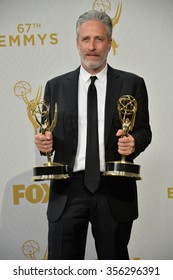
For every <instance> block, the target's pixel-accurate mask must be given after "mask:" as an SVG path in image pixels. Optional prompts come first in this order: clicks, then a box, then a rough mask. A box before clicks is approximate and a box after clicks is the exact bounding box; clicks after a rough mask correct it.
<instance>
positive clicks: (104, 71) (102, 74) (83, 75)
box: [80, 64, 108, 83]
mask: <svg viewBox="0 0 173 280" xmlns="http://www.w3.org/2000/svg"><path fill="white" fill-rule="evenodd" d="M107 70H108V66H107V64H106V65H105V67H104V68H103V69H102V71H100V72H99V73H97V75H96V76H97V79H98V80H99V81H100V82H101V83H103V82H104V81H105V79H106V74H107ZM80 76H81V78H82V80H83V81H84V82H85V83H87V82H88V81H89V79H90V77H91V74H90V73H88V72H87V71H86V70H85V69H84V68H83V67H82V65H81V67H80Z"/></svg>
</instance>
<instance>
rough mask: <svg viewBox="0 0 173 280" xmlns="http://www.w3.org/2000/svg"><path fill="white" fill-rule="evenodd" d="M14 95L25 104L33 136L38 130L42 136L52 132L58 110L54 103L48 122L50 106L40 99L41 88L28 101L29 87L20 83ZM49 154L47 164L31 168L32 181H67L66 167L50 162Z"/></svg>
mask: <svg viewBox="0 0 173 280" xmlns="http://www.w3.org/2000/svg"><path fill="white" fill-rule="evenodd" d="M14 93H15V95H16V96H17V97H19V98H22V99H23V101H24V102H25V103H26V104H27V112H28V118H29V120H30V122H31V123H32V125H33V127H34V131H35V134H36V133H37V131H38V129H39V131H40V132H41V133H42V134H45V133H46V131H50V132H53V129H54V127H55V126H56V122H57V115H58V109H57V104H56V103H55V110H54V118H53V120H52V121H51V122H50V119H49V116H50V112H49V110H50V105H49V104H46V102H45V101H44V100H43V99H42V98H41V96H42V88H41V87H39V88H38V91H37V95H36V97H35V98H34V99H32V100H30V101H29V100H28V98H27V95H28V94H30V93H31V86H30V85H29V84H28V83H27V82H25V81H20V82H18V83H16V84H15V86H14ZM51 154H52V153H51V152H47V153H46V156H47V163H45V164H43V165H40V166H36V167H34V168H33V173H34V176H33V178H32V180H33V181H42V180H51V179H68V178H69V175H68V166H67V165H64V164H61V163H56V162H52V161H51Z"/></svg>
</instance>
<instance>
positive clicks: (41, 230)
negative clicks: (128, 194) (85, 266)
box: [0, 0, 173, 259]
mask: <svg viewBox="0 0 173 280" xmlns="http://www.w3.org/2000/svg"><path fill="white" fill-rule="evenodd" d="M103 2H104V5H103ZM121 3H122V13H121V15H120V19H119V22H118V23H117V24H116V25H115V27H114V30H113V38H114V39H115V42H116V43H117V44H118V45H119V46H118V48H117V49H116V55H114V54H113V50H111V51H110V54H109V59H108V62H109V63H110V64H111V65H112V66H113V67H115V68H120V69H123V70H127V71H130V72H134V73H137V74H139V75H141V76H142V77H143V78H144V79H145V81H146V84H147V88H148V92H149V106H150V116H151V126H152V131H153V141H152V144H151V145H150V147H149V148H148V149H147V150H146V152H145V153H143V154H141V155H140V156H139V158H138V159H137V161H136V163H138V164H140V165H141V174H142V177H143V180H142V181H140V182H138V194H139V195H138V196H139V212H140V216H139V219H138V220H136V221H135V222H134V227H133V231H132V237H131V241H130V244H129V251H130V257H131V258H132V259H133V258H140V259H172V258H173V237H172V236H173V182H172V178H173V177H172V140H171V139H172V136H173V131H172V104H173V95H172V89H173V81H172V76H173V70H172V69H173V53H172V49H173V37H172V30H173V20H172V14H173V1H172V0H165V1H162V0H152V1H151V0H145V1H142V0H122V1H117V0H107V1H99V0H95V1H94V0H83V1H81V0H73V1H71V0H63V1H61V0H49V1H46V0H37V1H34V0H30V1H27V0H13V1H11V0H1V1H0V98H1V103H0V104H1V110H0V116H1V141H0V150H1V163H0V178H1V180H0V182H1V186H0V248H1V249H0V259H34V258H35V259H44V258H46V257H47V220H46V208H47V200H48V190H49V182H44V183H42V182H37V183H33V182H32V181H31V177H32V167H33V166H35V165H36V164H40V163H41V162H43V161H45V159H43V158H41V157H40V155H39V153H38V151H37V150H36V148H35V146H34V144H33V135H34V130H33V127H32V125H31V123H30V122H29V119H28V116H27V109H26V108H27V104H25V103H24V101H23V99H22V98H17V97H16V95H15V94H14V86H15V85H16V83H18V82H20V81H25V82H27V83H29V85H30V87H31V90H30V94H29V93H28V95H27V98H28V100H31V99H33V98H34V97H35V96H36V93H37V90H38V87H39V86H42V87H43V88H44V86H45V83H46V81H47V80H48V79H50V78H52V77H54V76H57V75H59V74H63V73H64V72H66V71H70V70H73V69H75V68H76V67H77V66H78V65H79V63H80V61H79V57H78V52H77V49H76V42H75V24H76V19H77V18H78V16H79V15H80V14H81V13H83V12H85V11H86V10H90V9H93V8H95V9H105V10H106V11H107V13H108V14H109V15H110V16H111V17H112V18H113V17H114V16H115V14H116V10H117V7H118V4H119V5H120V4H121ZM18 93H19V92H18ZM115 106H116V104H115ZM95 258H96V253H95V249H94V241H93V238H92V236H91V233H90V230H89V236H88V240H87V250H86V259H95Z"/></svg>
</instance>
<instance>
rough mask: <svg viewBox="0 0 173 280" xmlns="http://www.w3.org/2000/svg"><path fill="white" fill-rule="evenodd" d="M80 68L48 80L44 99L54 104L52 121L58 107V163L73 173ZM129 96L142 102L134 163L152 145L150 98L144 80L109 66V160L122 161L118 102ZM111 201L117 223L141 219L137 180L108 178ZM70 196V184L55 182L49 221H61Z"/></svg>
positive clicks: (51, 193) (48, 212) (50, 200)
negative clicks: (118, 144) (118, 143)
mask: <svg viewBox="0 0 173 280" xmlns="http://www.w3.org/2000/svg"><path fill="white" fill-rule="evenodd" d="M79 70H80V67H79V68H77V69H76V70H75V71H72V72H69V73H67V74H64V75H61V76H58V77H56V78H53V79H52V80H50V81H48V82H47V84H46V87H45V95H44V99H45V100H46V101H47V102H48V103H49V104H50V108H51V110H50V112H51V113H50V115H51V116H50V118H53V115H54V106H55V103H56V102H57V104H58V119H57V124H56V127H55V128H54V131H53V140H54V150H55V154H54V161H55V162H60V163H65V164H67V165H68V167H69V173H70V174H71V173H72V171H73V166H74V161H75V156H76V151H77V144H78V79H79ZM125 94H129V95H132V96H134V97H135V99H136V100H137V103H138V110H137V114H136V121H135V125H134V128H133V131H132V133H131V135H132V136H133V137H134V139H135V151H134V153H133V154H131V155H130V156H129V157H127V160H128V161H133V160H134V158H135V157H137V156H138V155H139V154H140V153H141V152H142V151H144V150H145V148H146V147H147V146H148V145H149V143H150V142H151V129H150V125H149V113H148V96H147V90H146V86H145V83H144V80H143V79H142V78H141V77H139V76H137V75H135V74H132V73H128V72H124V71H120V70H116V69H113V68H112V67H110V66H109V65H108V72H107V90H106V104H105V135H104V138H105V160H106V161H110V160H119V159H120V158H121V156H120V155H119V153H118V152H117V141H118V139H117V137H116V136H115V134H116V132H117V130H118V129H120V128H121V127H122V126H121V123H120V120H119V116H118V111H117V101H118V99H119V97H120V96H121V95H125ZM106 180H107V189H108V192H107V193H108V199H109V202H110V205H111V208H112V213H113V215H114V217H115V219H116V220H117V221H120V222H125V221H129V220H133V219H136V218H137V217H138V206H137V191H136V182H135V180H134V179H128V178H123V177H115V176H113V177H107V179H106ZM67 196H68V181H67V180H53V181H52V182H51V186H50V197H49V204H48V211H47V214H48V219H49V220H50V221H55V220H57V219H58V218H59V217H60V216H61V214H62V211H63V209H64V206H65V203H66V200H67Z"/></svg>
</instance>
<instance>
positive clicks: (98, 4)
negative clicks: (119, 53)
mask: <svg viewBox="0 0 173 280" xmlns="http://www.w3.org/2000/svg"><path fill="white" fill-rule="evenodd" d="M92 9H93V10H97V11H101V12H102V11H104V12H106V13H108V12H110V10H111V3H110V1H109V0H105V1H100V0H95V1H94V3H93V6H92ZM121 12H122V3H118V6H117V9H116V12H115V16H114V17H113V18H112V27H113V28H114V27H115V25H117V24H118V22H119V20H120V16H121ZM118 47H119V45H118V43H117V42H116V41H115V39H114V38H112V50H113V54H114V55H116V50H117V48H118Z"/></svg>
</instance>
